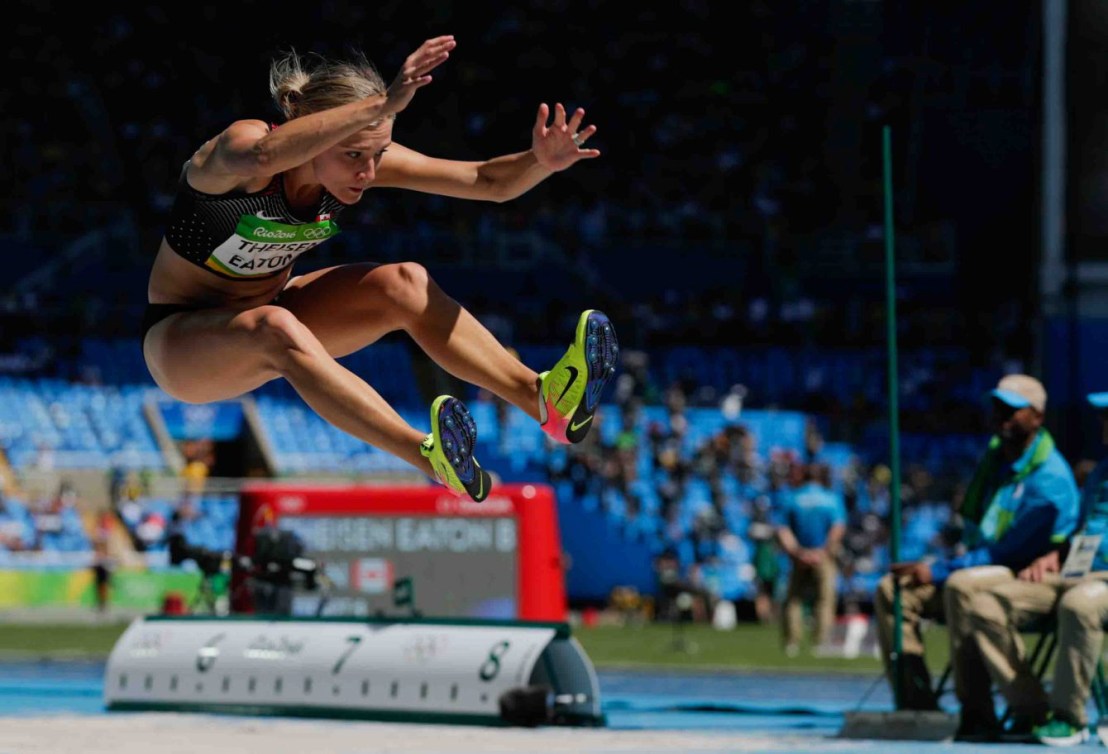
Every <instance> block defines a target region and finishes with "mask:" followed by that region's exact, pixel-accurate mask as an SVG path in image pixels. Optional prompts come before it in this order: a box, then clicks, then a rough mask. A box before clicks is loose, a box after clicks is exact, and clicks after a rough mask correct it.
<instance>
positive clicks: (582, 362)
mask: <svg viewBox="0 0 1108 754" xmlns="http://www.w3.org/2000/svg"><path fill="white" fill-rule="evenodd" d="M618 360H619V342H618V341H617V339H616V329H615V327H613V326H612V323H611V321H610V320H609V319H608V317H607V315H606V314H604V312H601V311H597V310H596V309H589V310H587V311H585V312H583V313H582V314H581V317H580V318H579V319H578V320H577V332H576V334H575V337H574V339H573V343H571V344H570V346H569V349H568V350H567V351H566V353H565V355H564V356H562V358H560V359H559V360H558V363H557V364H555V365H554V366H553V368H551V369H550V371H549V372H543V373H542V374H540V375H539V383H540V384H539V414H540V416H541V417H542V428H543V431H544V432H546V434H548V435H549V436H550V437H552V438H554V440H555V441H557V442H560V443H578V442H581V441H582V440H584V439H585V436H586V435H588V433H589V430H590V429H591V428H592V417H593V414H594V413H595V412H596V407H597V406H598V405H599V404H600V394H601V393H602V392H603V391H604V386H605V385H607V384H608V382H609V381H610V380H611V379H612V377H613V376H614V375H615V373H616V364H617V362H618Z"/></svg>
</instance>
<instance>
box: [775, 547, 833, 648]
mask: <svg viewBox="0 0 1108 754" xmlns="http://www.w3.org/2000/svg"><path fill="white" fill-rule="evenodd" d="M838 575H839V569H838V567H837V566H836V565H835V561H834V560H833V559H832V558H830V557H827V558H824V559H823V561H822V562H821V563H820V564H819V565H818V566H816V567H815V568H810V567H807V566H802V565H799V564H796V563H794V564H793V568H792V573H790V574H789V586H788V590H787V591H786V593H785V605H784V610H783V611H782V620H781V628H782V633H783V634H784V639H785V644H786V645H789V644H798V643H799V642H800V634H801V631H802V625H803V622H804V603H805V602H806V601H808V600H811V602H812V619H813V627H812V628H813V630H812V640H813V642H814V643H815V644H816V645H820V644H826V643H827V640H828V639H830V638H831V628H832V627H833V626H834V625H835V606H836V602H837V599H838V598H837V595H836V593H835V582H836V580H837V578H838Z"/></svg>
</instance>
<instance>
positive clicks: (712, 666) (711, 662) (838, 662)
mask: <svg viewBox="0 0 1108 754" xmlns="http://www.w3.org/2000/svg"><path fill="white" fill-rule="evenodd" d="M124 628H126V624H125V623H103V624H100V623H89V624H82V625H72V624H15V623H5V624H0V658H5V659H18V658H28V659H30V658H59V659H60V658H73V657H84V658H89V659H104V658H106V657H107V656H108V653H109V652H111V649H112V646H113V645H114V644H115V641H116V639H117V638H118V637H119V635H120V634H121V633H122V632H123V630H124ZM573 633H574V636H576V637H577V640H578V641H580V642H581V645H582V646H583V647H584V649H585V652H586V653H587V654H588V655H589V657H590V658H591V659H592V661H593V663H594V664H595V665H596V666H597V667H599V668H604V667H613V668H614V667H622V668H667V669H672V670H776V671H804V672H812V671H820V672H833V673H863V674H875V673H878V672H880V663H879V662H878V661H877V660H876V659H874V658H873V657H859V658H857V659H843V658H820V657H813V656H812V655H811V654H809V653H807V652H802V653H801V654H800V655H799V656H798V657H795V658H790V657H787V656H786V655H785V653H784V652H783V651H782V649H781V642H780V638H779V633H778V629H777V627H776V626H763V625H758V624H739V626H738V627H737V628H735V630H733V631H717V630H715V629H713V628H712V627H711V626H708V625H688V626H684V627H682V628H681V630H680V631H676V630H675V629H674V628H673V627H672V626H670V625H660V624H646V625H641V626H628V627H618V626H603V627H597V628H584V627H579V628H576V629H574V632H573ZM925 636H926V640H927V651H928V664H930V665H931V667H932V668H934V669H936V671H937V672H938V671H941V669H942V667H943V666H944V665H945V664H946V659H947V642H946V631H945V630H944V629H943V628H941V627H938V626H936V627H933V628H931V629H929V630H928V631H927V632H926V634H925Z"/></svg>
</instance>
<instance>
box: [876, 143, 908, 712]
mask: <svg viewBox="0 0 1108 754" xmlns="http://www.w3.org/2000/svg"><path fill="white" fill-rule="evenodd" d="M881 137H882V138H881V140H882V150H881V151H882V163H883V164H884V178H885V180H884V187H885V190H884V194H885V301H886V309H887V311H886V315H885V317H886V319H885V334H886V340H887V347H888V371H889V470H890V471H891V472H892V480H891V481H890V482H889V506H890V511H891V514H892V521H891V529H892V531H891V532H890V543H889V556H890V557H891V558H892V562H894V563H897V562H899V561H900V402H899V396H900V390H899V380H898V379H897V363H896V362H897V359H896V268H895V266H894V260H895V257H896V254H895V248H896V236H895V233H894V231H893V164H892V162H893V161H892V130H891V129H890V128H889V126H885V127H884V128H883V129H882V133H881ZM903 620H904V616H903V614H902V609H901V601H900V588H899V586H897V587H896V588H895V589H894V590H893V657H892V662H893V668H892V669H893V679H894V681H895V682H894V684H893V698H894V700H895V703H896V709H901V703H902V701H903V697H904V693H903V691H904V666H903V663H902V662H901V652H902V651H903V637H902V636H901V624H902V622H903Z"/></svg>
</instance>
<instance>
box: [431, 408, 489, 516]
mask: <svg viewBox="0 0 1108 754" xmlns="http://www.w3.org/2000/svg"><path fill="white" fill-rule="evenodd" d="M476 442H477V424H476V423H475V422H474V421H473V417H472V416H470V414H469V409H467V408H466V405H465V404H464V403H462V402H461V401H460V400H458V399H457V398H454V397H451V396H449V395H440V396H439V397H438V398H436V399H435V402H434V403H432V404H431V433H430V434H429V435H427V437H426V438H424V440H423V442H421V443H420V444H419V452H420V453H422V454H423V457H424V458H426V459H427V460H428V461H430V462H431V468H432V470H433V471H434V472H435V479H437V480H438V481H439V483H441V484H442V485H444V486H445V487H448V488H450V489H451V490H453V491H454V492H456V493H458V494H459V495H469V496H470V497H471V498H473V499H474V500H475V501H476V502H478V503H479V502H481V501H482V500H484V499H485V498H486V497H488V495H489V488H490V487H492V478H491V477H490V476H489V473H488V472H487V471H485V470H484V469H482V468H481V466H480V464H478V463H477V459H476V458H474V457H473V446H474V444H475V443H476Z"/></svg>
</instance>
